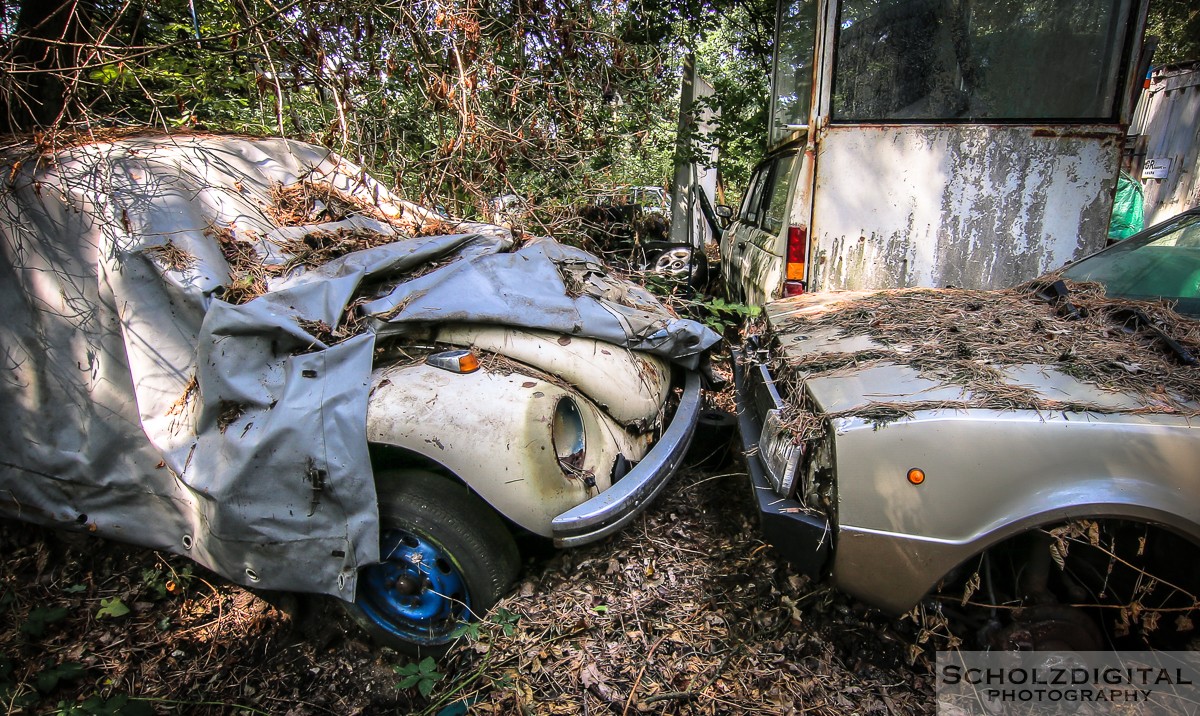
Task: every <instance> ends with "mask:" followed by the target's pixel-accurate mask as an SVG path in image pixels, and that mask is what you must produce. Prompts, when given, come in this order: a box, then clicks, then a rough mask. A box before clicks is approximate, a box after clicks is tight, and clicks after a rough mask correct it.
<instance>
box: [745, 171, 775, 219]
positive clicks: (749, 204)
mask: <svg viewBox="0 0 1200 716" xmlns="http://www.w3.org/2000/svg"><path fill="white" fill-rule="evenodd" d="M768 169H769V166H768V165H766V164H764V165H762V166H760V167H759V168H758V169H755V170H754V174H752V175H751V176H750V186H749V187H748V188H747V189H746V196H744V197H743V198H742V209H741V211H740V212H738V220H740V221H742V222H743V223H747V224H757V223H758V207H759V205H760V204H762V188H763V179H764V178H765V177H766V176H767V171H768Z"/></svg>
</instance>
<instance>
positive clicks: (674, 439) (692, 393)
mask: <svg viewBox="0 0 1200 716" xmlns="http://www.w3.org/2000/svg"><path fill="white" fill-rule="evenodd" d="M700 406H701V399H700V375H699V374H698V373H695V372H689V373H688V374H687V380H686V381H685V383H684V386H683V398H682V400H680V401H679V408H678V409H677V410H676V411H675V417H674V418H673V419H672V420H671V424H670V425H668V426H667V429H666V430H664V431H663V434H662V437H661V438H660V439H659V441H658V443H656V444H655V445H654V447H653V448H651V449H650V452H648V453H646V456H645V457H644V458H642V461H641V462H639V463H638V464H637V466H636V467H634V468H633V469H632V470H630V471H629V472H628V473H627V474H626V475H625V476H624V477H622V478H621V479H620V480H618V481H617V483H616V484H614V485H613V486H612V487H610V488H608V489H607V490H605V491H604V492H601V493H600V494H599V495H597V496H595V497H593V498H592V499H590V500H588V501H587V502H584V503H583V504H581V505H578V506H576V507H574V508H572V509H570V510H567V511H566V512H564V513H562V514H561V515H559V516H558V517H555V518H554V520H553V521H552V522H551V523H550V530H551V532H552V533H553V535H554V544H555V546H557V547H577V546H579V545H582V544H587V543H588V542H595V541H596V540H598V539H600V538H602V537H607V536H608V535H610V534H612V533H614V532H616V531H617V530H620V529H621V528H622V527H624V526H625V525H627V524H629V522H630V521H632V520H633V518H634V517H636V516H637V515H638V513H640V512H641V511H642V510H644V509H645V508H646V505H648V504H650V502H651V501H652V500H653V499H654V498H655V496H656V495H658V493H659V492H660V491H661V490H662V488H663V487H665V486H666V484H667V481H668V480H670V479H671V476H672V475H674V474H675V470H676V469H678V468H679V464H680V463H681V462H683V456H684V455H686V454H687V451H688V447H689V446H690V445H691V444H692V433H694V432H695V430H696V422H697V420H699V418H700Z"/></svg>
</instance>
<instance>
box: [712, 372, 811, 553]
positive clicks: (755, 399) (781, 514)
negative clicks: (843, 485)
mask: <svg viewBox="0 0 1200 716" xmlns="http://www.w3.org/2000/svg"><path fill="white" fill-rule="evenodd" d="M751 370H753V371H755V372H756V375H754V376H753V377H751V376H747V375H746V368H745V366H743V364H742V355H741V354H740V352H737V351H735V352H734V354H733V379H734V382H735V387H736V389H737V408H738V432H739V433H741V436H742V447H743V448H744V449H745V452H746V468H747V470H748V471H749V473H750V489H751V490H753V492H754V500H755V504H757V505H758V512H759V525H760V530H761V532H762V535H763V538H764V539H765V540H766V541H767V542H768V543H770V544H771V546H772V547H773V548H774V549H775V551H777V552H778V553H779V554H780V555H782V556H783V557H784V558H785V559H786V560H787V561H788V562H790V563H791V564H792V566H793V567H795V568H796V570H797V571H799V572H802V573H804V574H808V575H811V576H814V577H820V576H823V575H824V571H825V566H826V564H827V563H828V562H829V557H830V554H831V553H832V552H833V531H832V528H831V525H830V524H829V520H828V519H826V518H825V517H824V516H821V515H816V514H813V513H812V512H810V511H806V510H805V508H804V506H803V505H801V504H800V503H799V502H797V501H796V500H793V499H788V498H783V497H780V496H779V495H778V494H777V493H776V492H775V491H774V490H773V489H772V488H771V483H770V482H769V481H768V480H767V476H766V473H765V471H764V470H763V466H762V462H761V461H760V460H759V458H758V438H759V435H760V434H761V433H762V418H761V417H760V413H759V411H760V410H761V409H762V407H765V405H769V404H774V406H773V407H782V401H781V400H780V398H779V395H778V393H777V392H776V391H775V390H774V385H773V381H772V378H771V374H770V373H769V372H768V371H767V369H766V368H765V367H762V366H758V367H754V368H752V369H751Z"/></svg>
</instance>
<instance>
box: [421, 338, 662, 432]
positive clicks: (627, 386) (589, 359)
mask: <svg viewBox="0 0 1200 716" xmlns="http://www.w3.org/2000/svg"><path fill="white" fill-rule="evenodd" d="M437 339H438V341H439V342H442V343H449V344H451V345H458V346H472V347H475V348H478V349H480V350H484V351H489V352H492V353H499V354H501V355H504V356H507V357H509V358H512V359H513V360H515V361H520V362H522V363H526V364H528V365H531V366H534V367H536V368H538V369H540V370H543V371H545V372H547V373H549V374H550V375H553V376H557V377H558V378H561V379H562V380H564V381H566V382H567V383H569V384H570V385H572V386H574V387H576V388H578V389H579V390H580V391H581V392H582V393H584V394H585V395H587V396H588V397H589V398H591V399H592V400H593V401H594V402H595V403H596V404H597V405H599V406H600V407H601V408H602V409H604V411H605V412H607V413H608V414H609V415H611V416H612V417H613V419H615V420H616V421H617V422H619V423H620V424H621V425H626V426H630V425H637V426H638V427H640V428H642V429H646V428H650V427H653V426H654V423H655V422H656V421H657V419H658V417H659V409H660V408H661V407H662V405H663V403H664V402H665V401H666V397H667V392H668V391H669V390H670V383H671V372H670V367H669V366H668V365H667V364H666V363H665V362H664V361H662V360H661V359H659V358H656V357H654V356H652V355H649V354H647V353H635V352H634V351H631V350H628V349H626V348H621V347H620V346H616V345H613V344H611V343H605V342H603V341H598V340H594V339H591V338H580V337H573V336H566V335H562V334H558V333H552V332H548V331H536V330H519V329H513V328H509V327H496V326H481V325H453V326H448V327H445V328H442V329H441V330H439V331H438V334H437Z"/></svg>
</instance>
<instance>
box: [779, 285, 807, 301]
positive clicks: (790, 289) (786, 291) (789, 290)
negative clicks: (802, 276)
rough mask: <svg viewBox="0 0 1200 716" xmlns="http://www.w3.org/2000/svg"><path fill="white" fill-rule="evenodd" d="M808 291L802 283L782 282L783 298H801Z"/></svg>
mask: <svg viewBox="0 0 1200 716" xmlns="http://www.w3.org/2000/svg"><path fill="white" fill-rule="evenodd" d="M807 289H808V287H807V286H805V285H804V282H803V281H784V282H783V297H784V298H790V297H792V296H803V295H804V292H805V291H806V290H807Z"/></svg>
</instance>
